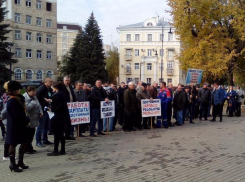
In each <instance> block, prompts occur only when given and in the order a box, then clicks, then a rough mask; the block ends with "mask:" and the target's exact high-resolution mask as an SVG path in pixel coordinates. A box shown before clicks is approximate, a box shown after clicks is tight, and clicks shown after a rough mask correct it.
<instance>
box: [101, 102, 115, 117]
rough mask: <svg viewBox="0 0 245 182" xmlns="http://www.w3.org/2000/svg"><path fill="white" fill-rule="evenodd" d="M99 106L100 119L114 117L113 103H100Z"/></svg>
mask: <svg viewBox="0 0 245 182" xmlns="http://www.w3.org/2000/svg"><path fill="white" fill-rule="evenodd" d="M100 106H101V107H100V115H101V119H103V118H112V117H115V101H109V102H105V101H102V102H100Z"/></svg>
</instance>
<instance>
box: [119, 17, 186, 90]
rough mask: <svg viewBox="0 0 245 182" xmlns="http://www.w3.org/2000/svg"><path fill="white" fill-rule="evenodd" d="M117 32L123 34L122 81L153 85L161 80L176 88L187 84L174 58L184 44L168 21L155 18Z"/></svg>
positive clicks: (121, 51) (121, 42)
mask: <svg viewBox="0 0 245 182" xmlns="http://www.w3.org/2000/svg"><path fill="white" fill-rule="evenodd" d="M117 29H118V31H119V33H120V44H119V53H120V65H119V82H129V81H134V82H135V83H137V82H138V81H139V80H141V81H144V82H146V83H150V84H152V83H153V82H154V81H156V82H160V81H161V77H162V79H163V81H165V82H167V83H170V82H171V83H173V85H174V86H176V85H177V84H178V83H182V84H184V83H185V79H186V76H185V75H184V74H183V72H182V70H181V69H180V68H179V61H178V60H177V59H176V58H175V56H176V55H177V54H178V53H179V52H180V46H181V43H180V41H179V40H178V39H177V38H178V37H177V36H176V35H175V32H174V30H175V29H174V28H173V27H171V26H170V24H169V23H168V22H166V21H164V20H163V19H159V17H153V18H149V19H147V20H145V21H144V22H141V23H137V24H133V25H127V26H119V27H118V28H117ZM162 62H163V65H162V64H161V63H162ZM161 65H162V66H161Z"/></svg>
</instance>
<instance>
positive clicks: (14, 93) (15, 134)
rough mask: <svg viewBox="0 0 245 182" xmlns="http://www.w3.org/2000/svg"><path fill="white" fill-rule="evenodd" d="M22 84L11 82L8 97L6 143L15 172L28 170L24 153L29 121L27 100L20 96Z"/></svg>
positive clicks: (11, 165) (11, 168) (11, 167)
mask: <svg viewBox="0 0 245 182" xmlns="http://www.w3.org/2000/svg"><path fill="white" fill-rule="evenodd" d="M21 88H22V87H21V85H20V83H18V82H16V81H10V82H9V83H8V95H9V97H10V98H9V100H8V102H7V136H6V143H7V144H9V145H10V146H9V158H10V166H9V169H10V170H11V171H12V170H13V171H14V172H22V170H21V169H19V167H20V168H22V169H28V168H29V167H28V166H26V165H25V164H24V162H23V159H24V152H25V149H26V146H27V142H28V139H27V125H28V124H29V119H28V118H27V117H26V113H25V98H24V97H23V96H22V95H20V89H21ZM18 144H21V145H20V148H19V160H18V164H17V165H16V163H15V149H16V146H17V145H18Z"/></svg>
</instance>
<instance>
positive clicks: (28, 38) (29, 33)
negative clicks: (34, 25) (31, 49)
mask: <svg viewBox="0 0 245 182" xmlns="http://www.w3.org/2000/svg"><path fill="white" fill-rule="evenodd" d="M26 40H27V41H31V40H32V33H31V32H26Z"/></svg>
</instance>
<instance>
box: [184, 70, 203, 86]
mask: <svg viewBox="0 0 245 182" xmlns="http://www.w3.org/2000/svg"><path fill="white" fill-rule="evenodd" d="M202 75H203V70H199V69H189V70H188V72H187V76H186V84H190V83H193V84H201V82H202Z"/></svg>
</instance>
